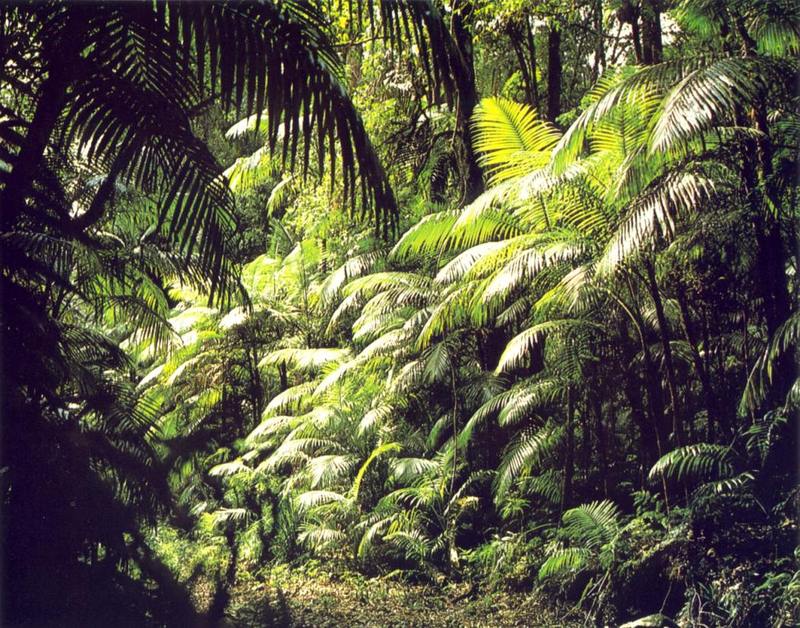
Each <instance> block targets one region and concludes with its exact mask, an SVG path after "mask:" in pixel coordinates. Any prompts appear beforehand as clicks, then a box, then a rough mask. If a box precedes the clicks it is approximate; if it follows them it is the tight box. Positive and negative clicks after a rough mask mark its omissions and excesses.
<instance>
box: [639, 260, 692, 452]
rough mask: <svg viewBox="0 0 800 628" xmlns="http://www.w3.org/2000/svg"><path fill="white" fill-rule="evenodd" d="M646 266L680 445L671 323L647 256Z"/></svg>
mask: <svg viewBox="0 0 800 628" xmlns="http://www.w3.org/2000/svg"><path fill="white" fill-rule="evenodd" d="M644 268H645V271H646V272H647V288H648V290H649V292H650V296H651V298H652V299H653V305H654V306H655V309H656V318H657V320H658V330H659V335H660V337H661V347H662V350H663V351H664V371H665V375H666V378H667V393H668V394H669V403H670V406H671V407H670V410H671V414H672V431H673V433H674V435H675V440H676V442H677V443H678V445H681V444H682V443H683V441H684V435H683V421H682V420H681V416H680V408H679V406H678V387H677V383H676V377H675V365H674V362H673V360H672V346H671V345H670V339H669V325H668V324H667V317H666V315H665V313H664V303H663V301H662V300H661V292H660V291H659V289H658V282H657V281H656V269H655V266H654V265H653V260H651V259H650V258H645V260H644Z"/></svg>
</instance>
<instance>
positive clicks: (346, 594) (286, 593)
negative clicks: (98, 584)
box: [226, 568, 580, 628]
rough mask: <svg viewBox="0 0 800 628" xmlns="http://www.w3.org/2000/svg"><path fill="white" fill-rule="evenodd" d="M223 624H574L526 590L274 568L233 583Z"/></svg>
mask: <svg viewBox="0 0 800 628" xmlns="http://www.w3.org/2000/svg"><path fill="white" fill-rule="evenodd" d="M227 617H228V619H227V622H226V625H227V626H231V627H233V626H236V627H239V626H241V627H246V626H281V627H283V626H287V627H309V628H310V627H331V628H333V627H339V626H348V627H351V626H352V627H355V626H430V627H449V626H452V627H456V626H458V627H462V626H463V627H469V626H475V627H478V626H497V627H504V626H507V627H512V626H553V627H555V626H565V627H568V626H578V625H580V624H579V623H577V622H575V621H574V620H571V619H570V618H569V617H567V616H565V612H564V610H563V609H559V608H556V607H554V606H553V604H552V602H550V601H549V600H546V599H543V598H542V597H540V596H538V595H537V594H531V593H522V592H519V593H507V592H500V593H497V592H481V591H475V590H473V588H471V587H470V585H469V583H466V582H464V583H458V584H442V585H437V584H417V583H408V582H402V581H399V580H391V579H385V578H384V579H381V578H366V577H364V576H362V575H360V574H354V573H350V572H343V573H336V572H328V571H324V570H314V569H313V568H312V569H302V570H297V571H294V570H290V569H279V570H273V571H272V572H271V573H270V574H269V575H268V576H267V578H265V579H264V580H251V581H249V582H239V583H237V585H236V587H235V588H234V590H233V591H232V600H231V603H230V605H229V607H228V614H227Z"/></svg>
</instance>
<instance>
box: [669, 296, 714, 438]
mask: <svg viewBox="0 0 800 628" xmlns="http://www.w3.org/2000/svg"><path fill="white" fill-rule="evenodd" d="M675 294H676V297H677V300H678V307H679V308H680V312H681V323H682V324H683V333H684V335H685V336H686V342H687V343H688V344H689V350H690V351H691V354H692V364H693V365H694V370H695V372H696V373H697V378H698V379H699V380H700V389H701V391H702V394H703V403H704V405H705V407H706V413H707V414H708V428H707V434H708V437H709V442H713V439H714V426H715V425H716V424H719V417H718V416H717V409H716V405H717V404H716V401H715V400H714V390H713V388H712V385H711V378H710V377H709V373H708V370H707V369H706V366H705V364H703V358H702V356H701V355H700V350H699V349H698V348H697V344H698V339H697V336H696V334H695V331H694V325H693V324H692V318H691V315H690V313H689V305H688V303H687V299H686V292H685V291H684V289H683V286H682V285H681V284H680V282H679V283H678V284H677V287H676V289H675Z"/></svg>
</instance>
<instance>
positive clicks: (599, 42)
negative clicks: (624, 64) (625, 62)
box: [591, 0, 606, 83]
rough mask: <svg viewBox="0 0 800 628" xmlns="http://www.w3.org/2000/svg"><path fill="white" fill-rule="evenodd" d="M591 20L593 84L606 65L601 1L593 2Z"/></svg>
mask: <svg viewBox="0 0 800 628" xmlns="http://www.w3.org/2000/svg"><path fill="white" fill-rule="evenodd" d="M592 19H593V21H594V30H595V43H594V67H593V68H592V79H591V82H592V83H594V82H595V81H597V79H598V78H600V76H601V75H602V74H603V70H604V69H605V63H606V42H605V32H604V30H603V29H604V24H603V0H595V2H594V11H593V16H592Z"/></svg>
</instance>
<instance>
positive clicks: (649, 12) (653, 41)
mask: <svg viewBox="0 0 800 628" xmlns="http://www.w3.org/2000/svg"><path fill="white" fill-rule="evenodd" d="M641 15H642V61H643V62H644V63H645V64H646V65H652V64H654V63H661V61H662V60H663V58H664V44H663V42H662V39H661V7H660V0H644V1H643V2H642V10H641Z"/></svg>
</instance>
